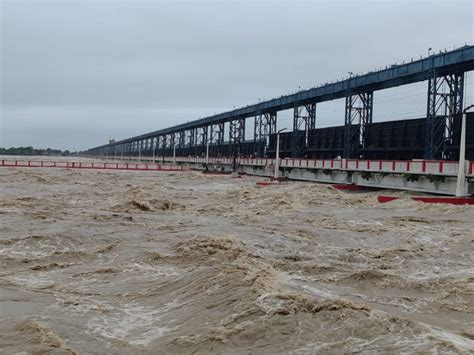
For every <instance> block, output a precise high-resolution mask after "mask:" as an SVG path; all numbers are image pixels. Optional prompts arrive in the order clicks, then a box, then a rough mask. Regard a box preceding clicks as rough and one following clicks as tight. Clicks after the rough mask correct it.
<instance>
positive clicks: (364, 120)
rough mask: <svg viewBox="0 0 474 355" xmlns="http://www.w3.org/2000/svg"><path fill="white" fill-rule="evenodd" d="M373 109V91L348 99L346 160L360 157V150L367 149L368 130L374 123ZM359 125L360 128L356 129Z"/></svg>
mask: <svg viewBox="0 0 474 355" xmlns="http://www.w3.org/2000/svg"><path fill="white" fill-rule="evenodd" d="M373 107H374V93H373V91H371V92H364V93H360V94H355V95H350V96H347V97H346V113H345V122H344V125H345V129H344V158H355V157H358V153H359V148H363V147H365V140H366V128H367V125H368V124H370V123H372V112H373ZM357 124H358V125H359V127H354V125H357Z"/></svg>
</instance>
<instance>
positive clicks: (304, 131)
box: [292, 103, 316, 158]
mask: <svg viewBox="0 0 474 355" xmlns="http://www.w3.org/2000/svg"><path fill="white" fill-rule="evenodd" d="M315 128H316V104H315V103H312V104H306V105H303V106H299V105H295V106H294V109H293V142H292V155H293V157H294V158H296V157H298V156H299V155H300V154H301V149H305V148H307V147H308V142H309V131H310V130H311V129H315ZM302 135H303V137H302ZM301 139H302V140H303V142H300V140H301Z"/></svg>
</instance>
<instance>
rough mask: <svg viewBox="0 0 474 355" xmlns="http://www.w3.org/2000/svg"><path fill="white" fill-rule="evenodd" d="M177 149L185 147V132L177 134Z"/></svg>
mask: <svg viewBox="0 0 474 355" xmlns="http://www.w3.org/2000/svg"><path fill="white" fill-rule="evenodd" d="M178 144H179V147H180V148H184V146H185V145H186V132H185V131H180V132H179V143H178Z"/></svg>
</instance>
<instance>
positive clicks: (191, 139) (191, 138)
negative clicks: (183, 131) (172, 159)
mask: <svg viewBox="0 0 474 355" xmlns="http://www.w3.org/2000/svg"><path fill="white" fill-rule="evenodd" d="M195 143H196V130H195V129H194V128H192V129H190V130H189V131H188V144H189V146H190V147H194V146H195Z"/></svg>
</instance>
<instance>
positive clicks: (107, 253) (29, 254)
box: [0, 168, 474, 354]
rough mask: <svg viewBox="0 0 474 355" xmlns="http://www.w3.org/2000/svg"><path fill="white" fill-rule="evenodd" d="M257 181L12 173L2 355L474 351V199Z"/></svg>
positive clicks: (0, 305)
mask: <svg viewBox="0 0 474 355" xmlns="http://www.w3.org/2000/svg"><path fill="white" fill-rule="evenodd" d="M258 180H259V178H254V177H246V178H244V179H232V178H231V177H229V176H204V175H202V174H199V173H196V172H185V173H161V172H160V173H156V172H130V171H124V172H120V171H113V172H104V171H86V170H65V169H56V170H55V169H30V170H28V169H6V168H2V169H0V222H1V223H0V265H1V269H0V349H1V350H0V352H1V353H2V354H3V353H5V354H12V353H13V354H14V353H22V352H23V353H32V354H36V353H38V354H41V353H53V354H62V353H90V354H103V353H116V354H131V353H150V354H152V353H153V354H156V353H163V354H165V353H166V354H168V353H177V354H186V353H198V354H200V353H218V354H225V353H236V354H260V353H261V354H276V353H290V354H315V353H348V352H362V353H374V354H375V353H400V352H404V353H423V352H430V351H437V352H439V353H445V352H448V353H468V352H473V351H474V340H473V339H474V324H473V322H474V321H473V320H474V253H473V250H474V232H473V231H474V208H473V207H472V206H471V207H469V206H448V205H425V204H422V203H417V202H413V201H408V200H400V201H395V202H392V203H387V204H383V205H380V204H378V203H377V202H376V195H377V193H376V192H368V193H346V192H340V191H334V190H331V189H329V188H328V186H327V185H323V184H313V183H303V182H292V183H289V184H287V185H284V186H278V187H271V188H261V187H257V186H255V182H256V181H258ZM402 194H407V193H402Z"/></svg>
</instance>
